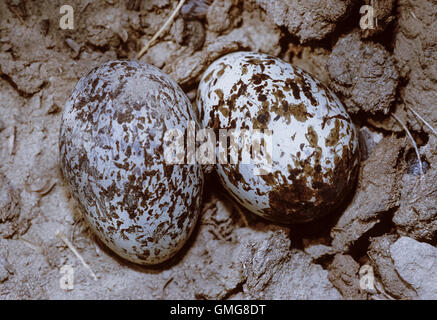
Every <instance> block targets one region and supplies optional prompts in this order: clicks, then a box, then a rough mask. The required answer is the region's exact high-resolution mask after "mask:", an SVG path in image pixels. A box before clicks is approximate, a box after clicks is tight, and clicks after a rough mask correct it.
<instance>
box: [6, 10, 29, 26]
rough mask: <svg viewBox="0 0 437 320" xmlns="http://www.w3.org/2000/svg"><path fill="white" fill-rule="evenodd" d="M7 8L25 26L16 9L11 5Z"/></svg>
mask: <svg viewBox="0 0 437 320" xmlns="http://www.w3.org/2000/svg"><path fill="white" fill-rule="evenodd" d="M9 9H11V11H12V12H13V13H14V14H15V15H16V16H17V17H18V20H20V22H21V23H22V24H23V25H25V26H26V27H27V24H26V22H24V20H23V18H22V17H21V16H20V14H19V13H18V11H17V9H15V8H14V7H11V6H9Z"/></svg>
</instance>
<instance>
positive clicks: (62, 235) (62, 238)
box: [56, 231, 97, 281]
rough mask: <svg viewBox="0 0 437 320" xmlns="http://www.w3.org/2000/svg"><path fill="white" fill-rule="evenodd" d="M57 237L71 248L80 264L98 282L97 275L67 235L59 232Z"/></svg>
mask: <svg viewBox="0 0 437 320" xmlns="http://www.w3.org/2000/svg"><path fill="white" fill-rule="evenodd" d="M56 237H57V238H58V239H61V240H62V241H64V243H65V244H66V245H67V247H68V248H70V250H71V251H73V253H74V254H75V255H76V257H77V258H78V259H79V260H80V262H81V263H82V265H83V266H84V267H85V268H86V269H88V270H89V272H90V273H91V275H92V276H93V279H94V280H95V281H97V276H96V274H95V273H94V272H93V270H92V269H91V267H90V266H89V265H88V264H87V263H86V262H85V260H84V259H83V257H82V256H81V255H80V253H79V252H78V251H77V250H76V248H75V247H74V246H73V244H72V243H71V242H70V241H69V240H68V239H67V237H66V236H65V234H64V233H63V232H62V231H58V232H56Z"/></svg>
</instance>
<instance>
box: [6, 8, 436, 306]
mask: <svg viewBox="0 0 437 320" xmlns="http://www.w3.org/2000/svg"><path fill="white" fill-rule="evenodd" d="M64 2H65V1H60V0H54V1H43V0H41V1H24V0H6V1H0V299H426V298H430V299H437V289H436V282H435V279H436V278H437V275H436V274H435V270H437V269H436V266H437V262H436V261H437V260H436V259H437V258H436V250H437V248H436V245H437V211H436V208H437V184H436V180H437V179H436V178H437V169H436V168H437V165H436V163H437V136H436V135H435V134H434V133H433V131H432V129H430V128H429V127H428V126H427V125H426V124H424V122H423V121H422V120H420V119H419V118H418V117H417V116H416V115H414V113H413V112H412V111H411V110H410V108H413V109H414V110H415V111H416V112H417V113H418V114H419V115H420V116H422V117H423V118H424V119H425V120H426V121H427V122H428V123H429V124H430V125H431V126H433V127H434V128H436V127H437V107H436V101H437V54H436V50H437V30H436V28H437V23H436V19H435V17H436V14H437V3H436V1H433V0H420V1H419V0H418V1H407V0H398V1H392V0H387V1H373V2H372V1H367V0H366V1H362V2H359V1H352V0H350V1H339V0H330V1H327V2H326V1H319V0H312V1H299V0H293V1H282V0H278V1H266V0H245V1H243V0H214V1H213V0H186V2H185V5H184V6H183V7H182V9H181V12H180V13H179V14H177V15H176V17H175V19H174V21H173V22H172V23H171V25H170V26H169V27H168V28H167V29H166V30H165V32H164V33H163V34H162V35H161V36H160V37H159V39H158V40H157V41H156V42H155V43H154V44H153V45H152V46H151V47H150V48H149V50H148V51H147V52H146V53H145V54H144V56H142V57H141V58H140V61H142V62H147V63H150V64H153V65H155V66H156V67H158V68H160V69H161V70H162V71H164V72H165V73H167V74H168V75H170V77H172V78H173V79H174V80H175V81H176V82H178V84H179V85H180V86H181V87H182V89H183V90H184V91H185V93H186V94H187V96H188V97H189V98H190V100H191V101H194V100H195V98H196V92H197V86H198V83H199V79H200V77H201V76H202V73H203V71H204V70H206V68H207V67H208V65H209V64H210V63H211V62H212V61H214V60H215V59H217V58H219V57H221V56H223V55H224V54H226V53H229V52H234V51H239V50H253V51H259V52H263V53H268V54H271V55H274V56H277V57H279V58H281V59H283V60H285V61H288V62H290V63H293V64H294V65H296V66H298V67H300V68H302V69H304V70H305V71H308V72H310V73H312V74H313V75H314V76H315V77H316V78H318V79H320V80H321V81H323V82H324V83H325V84H326V86H327V87H329V88H330V89H332V90H334V91H335V92H336V93H338V95H339V96H340V98H341V100H342V101H343V103H344V104H345V107H346V108H347V110H348V111H349V112H350V114H351V116H352V118H353V121H354V122H355V124H356V126H357V127H358V128H359V129H360V147H361V161H362V162H361V168H360V174H359V179H358V183H357V186H356V188H355V190H351V192H350V194H349V195H346V194H345V198H346V200H347V202H346V204H345V205H344V206H343V207H339V208H338V209H337V210H335V212H333V214H332V215H330V216H327V217H325V218H323V219H321V220H317V221H314V222H312V223H308V224H298V225H289V226H278V225H274V224H272V223H270V222H267V221H265V220H262V219H261V218H259V217H257V216H255V215H253V214H251V213H250V212H248V211H246V210H244V209H243V208H240V207H239V206H238V205H237V204H236V203H234V202H233V201H232V200H231V199H230V197H229V196H228V195H227V194H226V192H225V191H224V189H223V188H222V187H221V186H220V182H219V181H218V178H217V177H216V175H215V174H214V173H209V174H208V175H207V177H206V181H205V190H204V194H205V196H204V200H203V204H202V214H201V217H200V219H199V222H198V224H197V226H196V228H195V230H194V232H193V234H192V236H191V237H190V239H189V240H188V242H187V244H186V245H185V246H184V247H183V249H182V250H181V251H180V252H179V253H178V254H177V255H176V256H175V257H173V258H172V259H171V260H169V261H167V262H165V263H164V264H161V265H159V266H155V267H142V266H139V265H136V264H133V263H129V262H127V261H125V260H123V259H121V258H119V257H118V256H116V255H115V254H114V253H112V252H111V251H110V250H109V249H108V248H107V247H106V246H105V245H104V244H102V243H101V242H100V241H99V240H98V239H97V238H96V237H95V236H94V235H93V233H92V232H91V230H90V228H89V227H88V225H87V224H86V223H85V221H84V219H83V216H82V214H81V212H80V210H79V208H78V205H77V203H76V202H75V201H74V200H73V199H72V197H71V194H70V191H69V189H68V187H67V183H66V181H65V178H64V177H63V176H62V174H61V170H60V165H59V144H58V139H59V128H60V120H61V113H62V110H63V109H64V105H65V102H66V101H67V99H68V97H69V95H70V94H71V91H72V89H73V88H74V86H75V84H76V83H77V81H78V80H79V79H80V78H81V77H82V76H84V75H85V74H86V73H87V72H88V71H89V70H90V69H91V68H93V67H95V66H97V65H100V64H102V63H104V62H107V61H109V60H112V59H135V57H136V55H137V54H138V52H139V51H140V50H141V48H142V47H143V46H144V45H145V43H147V41H149V40H150V39H151V38H152V36H153V35H154V34H155V33H156V32H157V31H158V30H159V29H160V27H161V26H162V25H163V24H164V23H165V21H166V20H167V18H168V17H169V16H170V14H171V12H172V11H173V10H174V8H175V7H176V5H177V1H170V0H143V1H142V0H126V1H123V0H96V1H89V0H83V1H79V0H69V1H68V4H69V5H71V6H72V7H73V9H74V29H73V30H68V29H67V30H63V29H61V28H60V26H59V20H60V18H61V17H62V14H60V12H59V9H60V7H61V6H62V5H63V4H65V3H64ZM362 4H371V5H374V6H375V15H376V18H377V21H378V25H377V26H375V28H374V29H370V30H369V29H367V30H361V29H360V26H359V20H360V14H359V10H360V6H361V5H362ZM392 114H394V115H396V116H397V117H398V118H399V119H400V120H401V121H402V123H404V124H405V125H406V126H407V128H408V129H409V130H410V132H411V134H412V136H413V139H414V140H415V143H416V144H417V146H418V150H419V153H420V157H421V159H420V161H421V162H419V160H418V159H417V156H416V153H415V150H414V148H413V146H412V142H411V141H410V138H409V136H408V135H407V134H406V132H405V129H404V128H403V127H402V126H401V125H400V124H399V123H398V122H397V121H396V120H395V119H394V118H393V117H391V115H392ZM419 163H422V168H423V171H424V175H423V176H421V174H420V166H419ZM209 169H211V168H209ZM207 171H208V172H211V171H212V170H207ZM62 235H64V236H65V237H64V238H63V236H62ZM66 240H67V242H69V243H71V244H72V245H73V246H74V248H76V250H77V252H78V253H79V254H80V255H81V256H82V257H83V259H84V261H85V262H86V263H87V264H88V266H89V268H90V269H91V270H92V272H93V273H94V274H95V275H96V276H97V279H94V277H93V273H92V272H91V271H90V270H89V269H88V268H86V267H85V266H84V265H83V264H82V263H81V261H80V260H79V259H78V257H77V256H76V255H75V254H74V253H73V251H72V250H71V249H70V248H69V247H68V245H67V242H66ZM364 267H370V268H371V270H372V273H370V276H369V277H370V278H369V281H370V283H371V284H372V286H370V287H363V281H361V280H362V279H363V274H364V273H363V270H364V269H365V268H364ZM363 268H364V269H363ZM68 270H72V271H73V272H74V281H73V287H65V286H63V285H62V283H63V282H62V281H64V280H65V277H66V276H67V275H68V272H69V271H68Z"/></svg>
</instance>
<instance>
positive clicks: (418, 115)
mask: <svg viewBox="0 0 437 320" xmlns="http://www.w3.org/2000/svg"><path fill="white" fill-rule="evenodd" d="M406 106H407V108H408V109H409V110H410V111H411V112H412V113H414V115H415V116H416V117H417V118H419V119H420V120H421V121H422V122H423V123H424V124H425V125H426V126H427V127H428V128H429V129H430V130H431V131H432V133H434V134H435V135H436V136H437V131H436V130H435V129H434V128H433V127H432V126H431V125H430V124H429V123H428V122H427V121H426V120H425V119H424V118H423V117H422V116H421V115H420V114H418V113H417V111H416V110H414V109H413V108H412V107H410V106H409V105H407V104H406Z"/></svg>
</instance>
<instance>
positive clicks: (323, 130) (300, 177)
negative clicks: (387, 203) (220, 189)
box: [197, 52, 359, 223]
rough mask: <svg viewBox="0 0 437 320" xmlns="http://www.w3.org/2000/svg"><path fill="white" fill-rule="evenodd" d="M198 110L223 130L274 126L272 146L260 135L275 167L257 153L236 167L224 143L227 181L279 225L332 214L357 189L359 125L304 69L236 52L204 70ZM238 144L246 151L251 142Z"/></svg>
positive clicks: (220, 167) (221, 171)
mask: <svg viewBox="0 0 437 320" xmlns="http://www.w3.org/2000/svg"><path fill="white" fill-rule="evenodd" d="M197 108H198V110H197V111H198V113H199V116H200V119H201V121H202V125H203V127H204V128H213V129H214V130H215V132H216V135H217V134H219V133H218V132H219V131H220V130H219V129H235V131H236V132H241V131H243V129H245V130H248V132H249V133H250V134H252V135H253V132H255V131H254V130H255V129H257V130H259V131H261V132H263V133H264V132H265V133H266V136H265V137H268V135H267V133H268V132H269V131H268V130H270V131H271V135H270V137H271V140H270V145H271V148H270V149H268V148H267V147H266V146H267V144H263V143H262V140H259V141H261V143H260V145H261V147H260V154H261V155H263V156H264V158H265V159H266V160H270V162H269V163H267V162H266V163H267V164H269V166H270V167H269V168H270V169H269V170H264V169H263V168H262V166H265V165H264V164H263V162H259V161H255V157H254V156H253V153H252V157H251V158H250V161H248V162H246V163H242V161H237V162H235V163H234V164H233V163H231V162H230V159H228V158H227V157H228V156H227V155H225V156H224V157H223V156H222V155H220V153H221V152H222V151H223V150H221V151H220V150H219V148H218V147H217V156H218V157H217V159H218V161H217V172H218V176H219V178H220V179H221V181H222V183H223V185H224V187H225V188H226V189H227V190H228V191H229V192H230V193H231V194H232V195H233V197H234V198H235V199H236V200H237V201H238V202H239V203H240V204H241V205H243V206H244V207H246V208H247V209H249V210H250V211H252V212H254V213H256V214H258V215H260V216H262V217H264V218H266V219H269V220H272V221H275V222H279V223H293V222H306V221H310V220H313V219H315V218H318V217H320V216H322V215H324V214H326V213H328V212H329V211H332V209H334V208H335V207H337V206H338V205H339V204H340V203H341V202H342V200H343V199H344V198H345V197H346V196H347V195H348V193H349V192H350V191H351V190H352V189H353V186H354V183H355V181H356V176H357V172H358V170H357V169H358V167H359V157H358V155H359V150H358V139H357V130H356V128H355V127H354V125H353V123H352V121H351V119H350V117H349V115H348V114H347V112H346V110H345V108H344V106H343V105H342V103H341V102H340V100H339V99H338V98H337V97H336V95H335V94H334V93H333V92H332V91H331V90H329V89H328V88H327V87H326V86H325V85H323V84H322V83H321V82H320V81H318V80H317V79H315V78H314V77H312V76H311V75H310V74H308V73H306V72H304V71H303V70H301V69H299V68H296V67H294V66H292V65H291V64H289V63H286V62H284V61H282V60H280V59H278V58H276V57H273V56H270V55H266V54H261V53H254V52H236V53H231V54H228V55H226V56H224V57H221V58H220V59H218V60H216V61H215V62H214V63H212V64H211V65H210V66H209V68H208V69H207V70H206V71H205V73H204V74H203V76H202V79H201V82H200V85H199V90H198V94H197ZM236 141H238V144H239V145H238V147H239V149H241V150H243V149H242V141H243V139H239V140H236ZM245 141H247V140H245ZM252 141H255V140H252ZM246 145H247V144H246ZM253 146H254V144H253V142H252V145H251V148H252V149H253ZM224 149H225V148H224ZM241 150H240V151H239V152H240V153H239V154H240V155H241V153H242V152H241ZM228 154H229V153H228ZM240 155H239V160H241V156H240ZM221 158H222V159H224V160H221ZM260 166H261V167H260ZM254 169H259V170H254Z"/></svg>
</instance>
